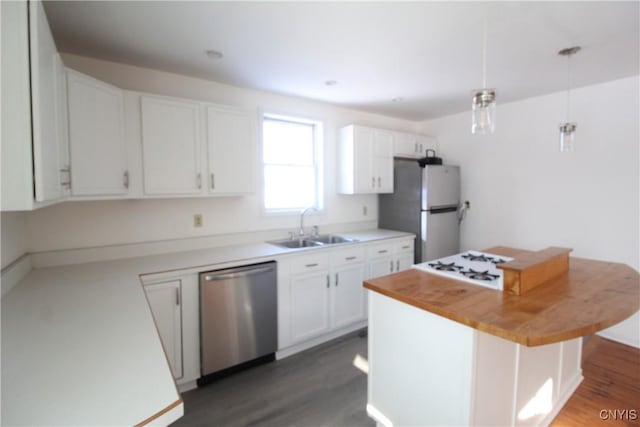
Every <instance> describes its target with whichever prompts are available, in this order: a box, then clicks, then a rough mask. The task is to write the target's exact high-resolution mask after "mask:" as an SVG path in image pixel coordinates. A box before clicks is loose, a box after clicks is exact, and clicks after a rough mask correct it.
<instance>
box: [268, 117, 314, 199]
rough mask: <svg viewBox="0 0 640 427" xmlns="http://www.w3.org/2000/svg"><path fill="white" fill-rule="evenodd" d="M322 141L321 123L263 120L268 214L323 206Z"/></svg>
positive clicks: (289, 119) (277, 118)
mask: <svg viewBox="0 0 640 427" xmlns="http://www.w3.org/2000/svg"><path fill="white" fill-rule="evenodd" d="M321 139H322V124H321V123H319V122H315V121H311V120H305V119H299V118H293V117H284V116H275V115H265V116H264V117H263V121H262V162H263V167H264V208H265V210H266V211H267V212H287V211H294V210H296V211H297V210H300V209H303V208H306V207H309V206H315V207H317V208H321V207H322V206H321V205H322V203H321V202H322V186H321V182H322V180H321V170H322V168H321Z"/></svg>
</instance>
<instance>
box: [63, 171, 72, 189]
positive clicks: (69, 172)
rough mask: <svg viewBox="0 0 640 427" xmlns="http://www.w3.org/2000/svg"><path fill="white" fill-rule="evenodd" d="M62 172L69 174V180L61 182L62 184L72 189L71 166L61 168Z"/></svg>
mask: <svg viewBox="0 0 640 427" xmlns="http://www.w3.org/2000/svg"><path fill="white" fill-rule="evenodd" d="M60 172H62V173H66V174H67V180H66V181H62V182H60V185H61V186H63V187H67V188H69V189H70V188H71V166H67V167H64V168H62V169H60Z"/></svg>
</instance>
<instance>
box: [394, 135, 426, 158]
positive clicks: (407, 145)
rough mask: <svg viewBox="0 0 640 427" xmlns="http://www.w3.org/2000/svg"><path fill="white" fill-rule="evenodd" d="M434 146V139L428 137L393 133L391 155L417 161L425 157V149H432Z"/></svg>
mask: <svg viewBox="0 0 640 427" xmlns="http://www.w3.org/2000/svg"><path fill="white" fill-rule="evenodd" d="M435 145H436V144H435V139H434V138H433V137H430V136H426V135H417V134H411V133H403V132H395V138H394V142H393V155H394V156H395V157H410V158H416V159H419V158H422V157H425V155H426V151H427V149H429V148H431V149H434V148H435Z"/></svg>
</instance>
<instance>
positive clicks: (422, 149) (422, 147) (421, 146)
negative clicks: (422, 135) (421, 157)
mask: <svg viewBox="0 0 640 427" xmlns="http://www.w3.org/2000/svg"><path fill="white" fill-rule="evenodd" d="M423 151H424V146H423V145H422V144H420V153H422V152H423Z"/></svg>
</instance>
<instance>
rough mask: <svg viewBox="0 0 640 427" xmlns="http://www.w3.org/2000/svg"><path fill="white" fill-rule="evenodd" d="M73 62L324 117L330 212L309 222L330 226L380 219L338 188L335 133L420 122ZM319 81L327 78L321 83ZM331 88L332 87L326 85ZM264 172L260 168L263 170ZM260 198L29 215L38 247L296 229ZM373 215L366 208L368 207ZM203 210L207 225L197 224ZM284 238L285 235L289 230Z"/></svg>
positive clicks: (230, 101) (114, 204) (141, 82)
mask: <svg viewBox="0 0 640 427" xmlns="http://www.w3.org/2000/svg"><path fill="white" fill-rule="evenodd" d="M63 60H64V63H65V65H66V66H67V67H69V68H73V69H75V70H78V71H80V72H83V73H85V74H88V75H91V76H93V77H96V78H98V79H101V80H104V81H106V82H108V83H111V84H113V85H115V86H118V87H121V88H123V89H128V90H136V91H142V92H150V93H155V94H162V95H168V96H177V97H183V98H191V99H197V100H202V101H209V102H214V103H218V104H225V105H232V106H237V107H243V108H247V109H251V110H254V111H256V114H257V111H258V109H263V110H265V111H274V112H279V113H286V114H291V115H300V116H302V117H309V118H313V119H317V120H321V121H323V122H324V125H325V129H324V133H325V143H326V146H325V164H326V168H325V193H326V204H325V206H326V212H327V213H326V214H325V215H322V216H315V217H314V216H312V215H310V216H309V220H308V221H309V222H308V224H310V225H311V224H319V225H320V226H321V230H322V226H323V225H325V226H326V225H330V224H342V223H354V222H356V223H357V222H365V221H367V222H370V221H374V222H375V221H376V220H377V197H376V196H372V195H357V196H345V195H338V194H336V176H335V160H336V151H335V149H336V136H337V129H338V128H339V127H341V126H344V125H347V124H350V123H357V124H363V125H370V126H376V127H381V128H387V129H394V130H404V131H414V130H415V127H416V123H415V122H411V121H406V120H399V119H393V118H388V117H384V116H380V115H375V114H369V113H363V112H359V111H355V110H349V109H345V108H339V107H336V106H332V105H329V104H325V103H320V102H312V101H306V100H302V99H298V98H293V97H288V96H282V95H276V94H271V93H267V92H261V91H257V90H250V89H242V88H237V87H232V86H228V85H223V84H219V83H216V82H212V81H207V80H201V79H196V78H191V77H186V76H181V75H177V74H171V73H166V72H161V71H156V70H150V69H144V68H139V67H133V66H129V65H124V64H118V63H113V62H106V61H100V60H96V59H92V58H86V57H81V56H75V55H66V54H65V55H63ZM319 84H322V83H321V82H319ZM328 90H329V89H328ZM258 175H260V174H258ZM260 203H261V201H260V197H259V196H258V195H256V196H249V197H234V198H207V199H174V200H126V201H99V202H68V203H61V204H58V205H54V206H51V207H47V208H43V209H39V210H37V211H34V212H32V213H29V214H28V217H27V224H28V229H29V233H30V239H29V249H30V251H32V252H39V251H48V250H57V249H71V248H84V247H94V246H102V245H115V244H126V243H137V242H146V241H158V240H166V239H178V238H186V237H198V236H207V235H216V234H222V233H234V232H245V231H256V230H271V229H282V228H287V229H291V230H293V229H295V228H296V223H297V220H298V218H297V215H287V216H276V217H273V216H272V217H267V216H265V215H264V214H263V213H262V209H261V205H260ZM364 206H366V207H367V215H363V207H364ZM195 213H202V214H203V219H204V227H202V228H197V229H196V228H193V215H194V214H195ZM283 237H284V235H283Z"/></svg>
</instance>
